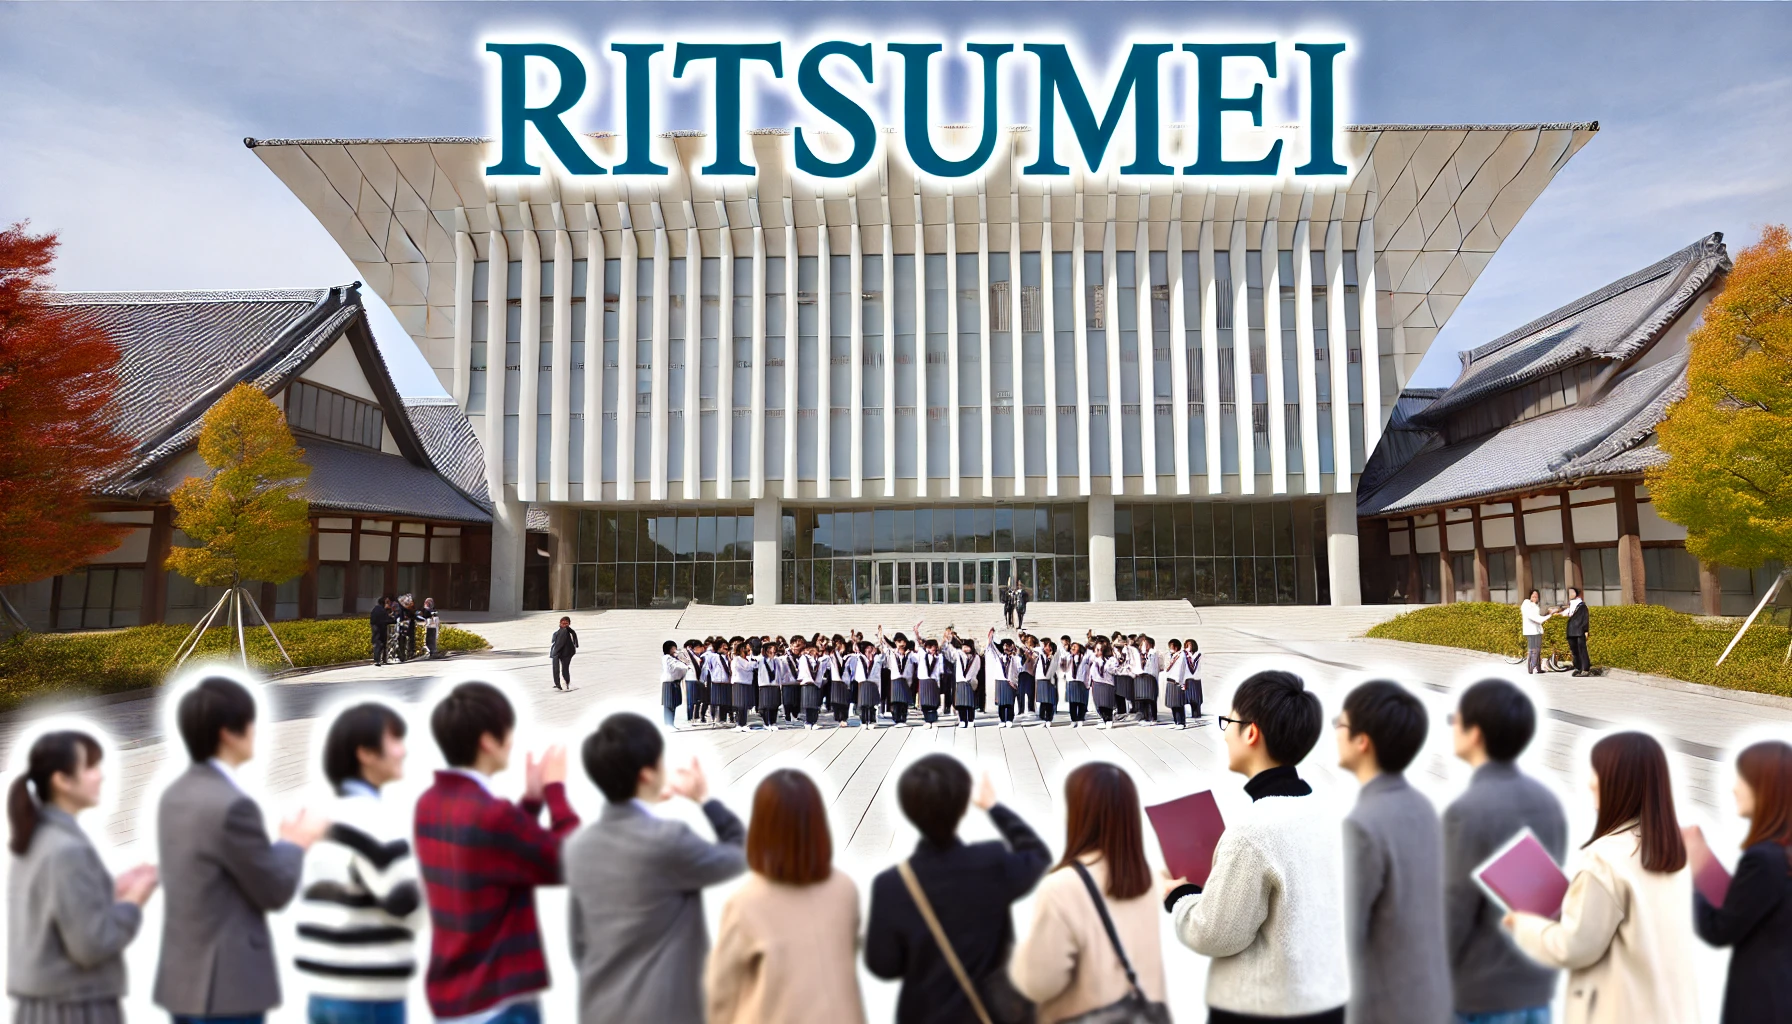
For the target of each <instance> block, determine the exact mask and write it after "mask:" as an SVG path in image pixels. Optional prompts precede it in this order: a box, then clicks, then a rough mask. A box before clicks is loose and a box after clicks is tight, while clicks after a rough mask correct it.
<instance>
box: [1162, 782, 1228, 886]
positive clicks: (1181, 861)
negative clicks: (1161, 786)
mask: <svg viewBox="0 0 1792 1024" xmlns="http://www.w3.org/2000/svg"><path fill="white" fill-rule="evenodd" d="M1145 814H1146V815H1147V816H1148V817H1150V819H1151V828H1152V830H1153V831H1155V832H1156V833H1157V843H1158V845H1159V846H1161V847H1163V851H1164V865H1165V866H1166V867H1168V868H1169V869H1170V875H1171V876H1172V877H1174V878H1186V879H1188V880H1189V881H1191V882H1193V883H1195V884H1196V885H1206V884H1207V876H1208V875H1209V874H1211V873H1212V872H1213V850H1214V847H1216V846H1218V845H1219V842H1220V836H1221V835H1223V834H1225V831H1226V822H1225V820H1224V819H1223V818H1221V817H1220V808H1219V805H1218V804H1216V803H1214V801H1213V793H1212V791H1210V790H1205V789H1204V790H1202V791H1201V792H1199V793H1191V794H1189V795H1188V796H1185V797H1182V798H1181V799H1178V800H1171V801H1170V802H1169V803H1162V804H1156V805H1154V806H1151V807H1147V808H1145Z"/></svg>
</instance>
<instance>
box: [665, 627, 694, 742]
mask: <svg viewBox="0 0 1792 1024" xmlns="http://www.w3.org/2000/svg"><path fill="white" fill-rule="evenodd" d="M690 671H691V666H689V665H687V664H685V662H684V659H683V658H680V657H679V656H678V641H676V640H668V641H666V642H665V643H663V644H661V645H660V707H661V708H662V709H663V710H664V711H665V712H666V724H667V725H672V724H673V721H674V719H675V717H676V716H677V714H678V705H680V704H683V703H684V693H683V692H682V684H683V683H684V677H685V676H687V675H689V674H690Z"/></svg>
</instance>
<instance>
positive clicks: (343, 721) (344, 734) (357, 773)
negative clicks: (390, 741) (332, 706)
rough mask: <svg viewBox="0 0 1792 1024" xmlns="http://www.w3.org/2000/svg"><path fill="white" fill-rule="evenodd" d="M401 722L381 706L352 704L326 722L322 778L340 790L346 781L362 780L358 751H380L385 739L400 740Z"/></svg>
mask: <svg viewBox="0 0 1792 1024" xmlns="http://www.w3.org/2000/svg"><path fill="white" fill-rule="evenodd" d="M404 731H405V727H404V719H402V718H400V717H399V716H398V712H396V711H394V710H392V709H391V708H389V707H387V706H386V705H384V704H380V703H377V702H372V701H370V702H368V703H366V704H356V705H355V706H354V707H352V708H349V709H348V710H347V711H344V712H343V713H342V714H340V715H337V716H336V720H335V721H334V722H331V723H330V733H329V735H328V736H326V737H324V778H327V779H329V780H330V786H331V787H332V788H335V789H341V788H342V784H343V783H344V782H347V781H348V780H350V779H362V778H363V776H362V774H361V757H360V754H361V751H363V750H371V751H374V752H375V753H378V752H380V751H383V750H384V749H385V745H386V737H387V736H396V737H398V738H399V739H403V738H404Z"/></svg>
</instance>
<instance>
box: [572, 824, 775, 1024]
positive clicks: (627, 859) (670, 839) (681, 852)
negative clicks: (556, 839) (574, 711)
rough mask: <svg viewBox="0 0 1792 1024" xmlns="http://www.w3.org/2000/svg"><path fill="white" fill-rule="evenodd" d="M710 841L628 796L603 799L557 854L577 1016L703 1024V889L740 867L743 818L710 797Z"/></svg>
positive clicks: (589, 1021) (587, 1020) (586, 1022)
mask: <svg viewBox="0 0 1792 1024" xmlns="http://www.w3.org/2000/svg"><path fill="white" fill-rule="evenodd" d="M703 816H704V817H706V818H708V819H709V824H710V826H711V827H712V828H714V829H715V832H716V840H717V841H716V842H713V843H712V842H710V841H708V840H707V839H704V838H703V837H701V836H699V835H698V834H697V833H696V832H693V831H692V830H691V828H690V826H688V825H686V824H684V823H683V822H681V821H673V820H671V819H668V818H662V817H659V816H658V815H656V814H654V813H652V812H651V811H649V810H648V809H647V808H646V807H644V806H643V805H641V804H639V803H636V802H635V801H633V800H630V801H627V802H625V803H620V804H605V805H604V810H603V813H602V814H601V815H599V816H598V820H597V821H596V822H595V823H594V824H592V825H589V826H587V827H586V828H584V829H582V830H580V831H579V833H578V834H577V835H575V836H573V838H572V840H571V841H570V842H568V843H567V846H566V849H565V850H564V851H563V853H562V860H563V862H564V864H565V868H566V885H567V889H568V896H569V897H570V899H569V900H568V907H567V923H568V925H569V927H570V930H571V933H572V958H573V963H574V964H575V965H576V966H577V968H578V972H579V1020H580V1021H581V1022H583V1024H607V1022H611V1021H653V1022H654V1024H684V1022H689V1024H703V1009H704V1006H703V990H702V986H703V971H704V960H705V959H706V958H707V957H708V955H709V930H708V928H707V927H706V926H705V924H704V921H703V890H704V889H706V888H708V887H709V886H712V885H716V884H718V883H721V882H726V881H727V880H729V879H730V878H733V877H735V876H736V875H739V874H740V873H742V872H743V871H745V870H746V869H747V852H746V837H747V830H746V827H745V826H743V825H742V824H741V821H740V819H739V818H737V817H735V816H734V814H733V813H732V812H731V811H729V810H728V808H726V807H724V806H722V804H721V802H720V801H716V800H711V801H709V802H708V803H705V804H704V805H703Z"/></svg>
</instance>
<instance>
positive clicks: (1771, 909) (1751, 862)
mask: <svg viewBox="0 0 1792 1024" xmlns="http://www.w3.org/2000/svg"><path fill="white" fill-rule="evenodd" d="M1735 793H1736V813H1738V814H1740V815H1742V816H1743V817H1744V818H1747V819H1748V836H1747V838H1745V839H1743V841H1742V849H1743V854H1742V859H1741V860H1740V861H1738V862H1737V864H1736V874H1735V875H1734V877H1732V878H1731V879H1730V889H1729V891H1728V892H1727V893H1725V894H1724V901H1723V905H1722V906H1717V905H1714V904H1713V903H1712V902H1711V901H1710V900H1708V899H1706V898H1705V895H1704V893H1698V892H1695V893H1694V895H1693V923H1694V924H1695V925H1696V926H1697V928H1698V932H1699V938H1701V939H1704V940H1705V941H1706V942H1708V943H1710V944H1711V945H1713V946H1720V947H1721V946H1729V947H1731V949H1732V951H1731V953H1730V973H1729V977H1728V978H1726V979H1725V981H1724V1010H1723V1018H1722V1024H1779V1022H1784V1021H1788V1020H1792V970H1788V969H1787V965H1788V964H1792V744H1787V743H1784V742H1781V741H1779V740H1769V741H1767V742H1765V743H1756V744H1754V745H1752V746H1750V747H1748V748H1747V749H1745V750H1743V752H1742V754H1741V756H1739V757H1737V758H1736V789H1735Z"/></svg>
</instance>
